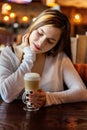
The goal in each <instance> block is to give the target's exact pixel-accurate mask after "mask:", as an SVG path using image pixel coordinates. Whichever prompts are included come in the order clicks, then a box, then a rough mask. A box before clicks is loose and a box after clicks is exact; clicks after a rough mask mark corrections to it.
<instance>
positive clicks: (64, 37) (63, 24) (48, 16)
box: [27, 8, 72, 59]
mask: <svg viewBox="0 0 87 130" xmlns="http://www.w3.org/2000/svg"><path fill="white" fill-rule="evenodd" d="M48 24H50V25H52V26H53V27H57V28H59V29H61V30H62V33H61V37H60V40H59V41H58V43H57V44H56V45H55V47H53V48H52V49H51V50H49V51H48V52H46V54H47V55H52V56H55V55H57V53H58V52H59V50H60V51H63V52H65V53H66V54H67V56H68V57H69V58H70V59H72V55H71V41H70V22H69V19H68V18H67V16H66V15H65V14H63V13H62V12H60V11H58V10H55V9H51V8H50V9H47V10H44V11H43V12H42V13H41V14H40V15H39V16H38V17H37V18H36V19H35V20H34V21H32V23H31V25H30V27H29V28H28V29H27V32H28V33H29V35H30V33H31V32H32V31H33V30H36V29H37V28H39V27H41V26H44V25H48Z"/></svg>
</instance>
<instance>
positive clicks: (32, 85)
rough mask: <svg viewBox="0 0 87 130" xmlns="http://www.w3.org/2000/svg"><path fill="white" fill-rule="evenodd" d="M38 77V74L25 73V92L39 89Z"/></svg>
mask: <svg viewBox="0 0 87 130" xmlns="http://www.w3.org/2000/svg"><path fill="white" fill-rule="evenodd" d="M39 80H40V75H39V74H38V73H26V74H25V76H24V85H25V91H34V90H37V89H38V87H39Z"/></svg>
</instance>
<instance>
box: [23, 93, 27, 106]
mask: <svg viewBox="0 0 87 130" xmlns="http://www.w3.org/2000/svg"><path fill="white" fill-rule="evenodd" d="M26 95H27V93H26V92H24V93H23V95H22V101H23V103H25V104H26V103H28V101H27V100H26Z"/></svg>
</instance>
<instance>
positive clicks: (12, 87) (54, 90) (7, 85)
mask: <svg viewBox="0 0 87 130" xmlns="http://www.w3.org/2000/svg"><path fill="white" fill-rule="evenodd" d="M35 58H36V55H35V54H34V53H33V52H31V50H30V49H29V47H26V48H24V58H23V61H22V63H21V64H20V63H19V60H18V58H17V57H16V55H15V54H14V53H13V52H12V50H11V49H10V48H9V47H6V48H5V49H4V50H3V51H2V53H1V55H0V94H1V96H2V99H3V100H4V101H5V102H7V103H9V102H12V101H13V100H14V99H17V98H18V96H19V95H20V93H21V92H22V91H23V89H24V80H23V77H24V74H25V73H26V72H31V68H32V66H33V62H34V61H35ZM63 81H64V82H65V83H66V85H67V87H68V90H64V87H63ZM39 87H40V88H42V89H44V90H45V91H46V104H45V106H50V105H56V104H61V103H68V102H77V101H86V100H87V90H86V86H85V85H84V83H83V82H82V80H81V78H80V76H79V75H78V73H77V72H76V70H75V69H74V67H73V64H72V62H71V61H70V59H69V58H68V57H67V56H66V55H65V54H64V53H59V54H58V55H57V56H56V57H48V56H47V57H46V61H45V66H44V69H43V73H42V77H41V80H40V84H39Z"/></svg>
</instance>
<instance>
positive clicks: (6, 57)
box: [0, 46, 18, 65]
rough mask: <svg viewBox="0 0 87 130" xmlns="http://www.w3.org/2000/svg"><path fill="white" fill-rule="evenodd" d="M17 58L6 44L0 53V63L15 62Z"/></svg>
mask: <svg viewBox="0 0 87 130" xmlns="http://www.w3.org/2000/svg"><path fill="white" fill-rule="evenodd" d="M17 62H18V59H17V57H16V55H15V54H14V53H13V52H12V49H11V48H10V47H9V46H6V47H5V48H4V49H3V50H2V52H1V54H0V65H1V64H14V65H15V64H16V63H17Z"/></svg>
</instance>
